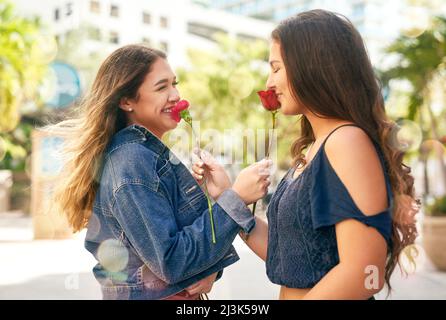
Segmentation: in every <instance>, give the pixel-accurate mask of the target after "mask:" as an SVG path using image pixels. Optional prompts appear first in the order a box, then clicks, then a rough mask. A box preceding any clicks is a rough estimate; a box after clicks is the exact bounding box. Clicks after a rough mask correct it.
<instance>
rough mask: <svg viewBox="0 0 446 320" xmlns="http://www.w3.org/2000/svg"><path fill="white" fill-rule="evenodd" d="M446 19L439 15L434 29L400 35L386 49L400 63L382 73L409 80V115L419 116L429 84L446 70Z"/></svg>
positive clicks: (385, 80) (384, 79) (411, 118)
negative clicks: (415, 33)
mask: <svg viewBox="0 0 446 320" xmlns="http://www.w3.org/2000/svg"><path fill="white" fill-rule="evenodd" d="M445 40H446V18H444V17H436V18H435V19H434V21H433V26H432V28H430V29H428V30H426V31H425V32H423V33H422V34H421V35H419V36H418V37H416V38H412V37H408V36H404V35H403V36H400V37H399V38H398V39H397V40H396V41H395V42H394V43H393V44H392V45H390V46H389V47H388V50H387V52H388V53H391V54H396V55H397V56H398V62H397V63H396V65H395V67H393V68H390V69H388V70H386V71H385V72H383V74H382V77H381V78H382V79H383V81H384V82H388V81H390V80H391V79H403V80H407V81H409V83H410V84H411V87H412V88H411V90H410V94H409V104H408V108H407V118H408V119H410V120H414V119H416V117H417V115H418V113H419V112H420V110H421V107H422V105H423V103H424V102H425V99H426V97H427V95H428V92H427V86H428V85H429V83H430V82H431V80H432V78H433V77H434V76H435V75H436V74H437V73H438V72H441V71H445V70H446V65H445V57H446V41H445Z"/></svg>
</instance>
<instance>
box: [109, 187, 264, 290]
mask: <svg viewBox="0 0 446 320" xmlns="http://www.w3.org/2000/svg"><path fill="white" fill-rule="evenodd" d="M220 199H221V202H222V205H220V204H219V202H220ZM223 207H224V208H225V209H224V208H223ZM225 210H228V211H229V212H230V214H228V213H227V212H226V211H225ZM112 212H113V215H114V216H115V217H116V219H117V220H118V222H119V224H120V225H121V227H122V228H123V231H124V232H125V234H126V236H127V238H128V239H129V241H130V243H131V244H132V246H133V247H134V249H135V250H136V251H137V253H138V255H139V256H140V258H141V259H142V261H143V262H144V263H145V264H146V265H147V266H148V267H149V268H150V269H151V270H152V271H153V272H154V273H155V274H156V275H157V276H158V277H159V278H160V279H162V280H163V281H165V282H167V283H169V284H172V283H178V282H180V281H183V280H185V279H188V278H190V277H192V276H194V275H196V274H199V273H201V272H202V271H204V270H206V269H208V268H209V267H211V266H212V265H214V264H215V263H217V262H218V261H219V260H220V259H222V258H223V257H224V255H225V253H227V251H228V250H229V248H230V246H231V244H232V242H233V240H234V238H235V237H236V235H237V233H238V231H239V230H240V228H243V229H244V230H245V231H247V232H249V231H250V230H251V229H252V228H253V227H254V224H255V220H254V218H253V216H252V215H251V213H250V211H249V209H248V208H247V207H246V205H245V204H244V203H243V201H242V200H241V199H240V198H239V197H238V196H237V195H236V194H235V193H233V191H231V190H226V191H225V192H224V193H223V194H222V196H221V197H220V198H219V200H217V202H216V203H215V204H214V205H213V218H214V225H215V232H216V238H217V243H215V244H214V243H212V234H211V226H210V217H209V212H208V209H206V210H205V211H204V212H202V214H201V215H200V216H199V217H198V218H197V219H196V220H195V221H194V222H193V223H192V224H191V225H188V226H186V227H183V228H179V227H178V225H177V223H176V219H175V213H174V209H173V207H172V205H171V202H170V201H169V200H168V199H167V198H166V196H165V195H164V193H163V192H160V191H159V190H153V188H150V187H148V186H146V185H144V184H141V183H135V184H124V185H123V186H121V187H120V188H119V189H118V190H117V191H116V192H115V195H114V202H113V207H112ZM232 216H233V217H234V218H232Z"/></svg>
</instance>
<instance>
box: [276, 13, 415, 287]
mask: <svg viewBox="0 0 446 320" xmlns="http://www.w3.org/2000/svg"><path fill="white" fill-rule="evenodd" d="M272 39H273V40H274V41H277V42H278V43H280V45H281V54H282V58H283V61H284V64H285V69H286V72H287V76H288V79H289V85H290V88H291V92H292V94H293V95H294V97H295V99H296V101H298V102H299V103H301V104H302V105H304V106H305V108H307V109H308V110H310V112H313V113H315V114H317V115H318V116H322V117H326V118H333V119H340V120H346V121H350V122H353V123H355V124H357V125H358V126H360V127H361V128H362V129H363V130H365V131H366V132H367V134H368V135H369V136H370V137H371V139H373V140H374V141H375V142H376V143H377V144H378V145H379V146H380V147H381V149H382V151H383V154H384V157H385V162H386V170H387V172H388V174H389V176H390V182H391V185H392V191H393V194H394V207H393V228H392V246H391V247H390V248H389V254H388V259H387V264H386V272H385V281H386V284H387V285H388V288H389V292H390V290H391V286H390V276H391V274H392V272H393V270H394V269H395V267H396V265H397V264H399V255H400V253H401V252H402V250H403V249H404V248H405V247H406V246H408V245H411V244H413V243H414V240H415V238H416V236H417V230H416V227H415V221H414V219H411V216H413V214H414V213H415V212H416V211H418V206H417V204H419V202H418V200H415V195H414V179H413V177H412V176H411V175H410V168H409V167H407V166H406V165H405V164H403V162H402V161H403V156H404V153H403V152H402V151H401V150H400V149H398V148H397V146H396V145H395V133H396V132H397V127H396V124H395V123H394V122H392V121H390V120H389V119H388V118H387V116H386V113H385V109H384V100H383V97H382V94H381V87H380V83H379V81H378V79H377V78H376V76H375V74H374V71H373V68H372V65H371V62H370V59H369V57H368V55H367V51H366V48H365V45H364V42H363V40H362V38H361V35H360V34H359V32H358V31H357V30H356V29H355V27H354V26H353V25H352V23H351V22H350V21H349V20H348V19H347V18H346V17H344V16H342V15H339V14H336V13H333V12H329V11H324V10H312V11H307V12H303V13H300V14H297V15H295V16H293V17H290V18H288V19H286V20H284V21H282V22H281V23H280V24H279V25H278V26H277V28H276V29H275V30H273V32H272ZM300 124H301V136H300V137H299V138H298V139H297V140H296V141H295V142H294V143H293V145H292V147H291V153H292V156H293V162H294V164H295V165H300V164H305V159H304V154H303V151H304V150H305V149H306V148H307V147H308V146H309V145H310V144H311V143H312V142H314V140H315V137H314V133H313V130H312V127H311V125H310V122H309V121H308V119H307V118H306V117H305V116H302V118H301V119H300Z"/></svg>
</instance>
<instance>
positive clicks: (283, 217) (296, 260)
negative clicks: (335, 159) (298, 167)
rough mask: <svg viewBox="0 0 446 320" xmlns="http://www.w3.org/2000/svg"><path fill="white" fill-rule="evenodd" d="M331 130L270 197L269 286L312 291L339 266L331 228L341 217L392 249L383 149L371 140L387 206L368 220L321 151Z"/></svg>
mask: <svg viewBox="0 0 446 320" xmlns="http://www.w3.org/2000/svg"><path fill="white" fill-rule="evenodd" d="M347 125H353V126H355V125H354V124H347ZM343 126H346V125H343ZM343 126H340V127H343ZM340 127H338V128H336V129H335V130H337V129H339V128H340ZM335 130H333V131H332V132H331V133H330V134H329V135H328V136H327V138H325V141H324V142H323V143H322V145H321V147H320V148H319V150H318V151H317V153H316V155H315V156H314V158H313V160H312V161H311V162H310V163H309V164H308V166H307V167H306V168H305V169H304V170H303V171H302V173H301V174H300V175H299V176H298V177H297V178H295V179H293V175H294V171H295V169H293V168H292V169H290V170H289V171H288V172H287V174H286V175H285V176H284V178H283V179H282V180H281V181H280V183H279V185H278V186H277V189H276V191H275V193H274V195H273V196H272V198H271V201H270V204H269V207H268V211H267V217H268V253H267V260H266V271H267V275H268V277H269V279H270V280H271V281H272V282H273V283H276V284H279V285H284V286H287V287H289V288H311V287H313V286H314V285H315V284H316V283H317V282H319V281H320V280H321V279H322V278H323V277H324V276H325V275H326V274H327V273H328V272H329V271H330V270H331V269H332V268H333V267H335V266H336V265H337V264H339V255H338V248H337V242H336V233H335V224H336V223H338V222H341V221H342V220H345V219H356V220H358V221H360V222H362V223H364V224H366V225H367V226H370V227H374V228H376V229H377V230H378V231H379V233H380V234H381V235H382V236H383V237H384V238H385V240H386V241H387V244H388V246H391V232H392V207H393V195H392V190H391V185H390V178H389V174H388V171H387V166H386V162H385V159H384V156H383V153H382V151H381V148H380V147H379V145H378V144H377V143H375V142H374V145H375V148H376V151H377V153H378V156H379V159H380V161H381V165H382V167H383V170H384V177H385V181H386V189H387V201H388V204H389V207H388V208H387V209H386V210H384V211H382V212H380V213H378V214H376V215H372V216H366V215H364V214H363V213H362V212H361V210H360V209H359V208H358V207H357V206H356V204H355V203H354V201H353V199H352V198H351V196H350V194H349V193H348V191H347V189H346V187H345V185H344V184H343V183H342V181H341V180H340V178H339V177H338V176H337V174H336V172H335V171H334V169H333V168H332V166H331V165H330V162H329V160H328V158H327V155H326V153H325V149H324V146H325V142H326V141H327V139H328V138H329V137H330V135H331V134H332V133H333V132H334V131H335ZM372 141H373V140H372Z"/></svg>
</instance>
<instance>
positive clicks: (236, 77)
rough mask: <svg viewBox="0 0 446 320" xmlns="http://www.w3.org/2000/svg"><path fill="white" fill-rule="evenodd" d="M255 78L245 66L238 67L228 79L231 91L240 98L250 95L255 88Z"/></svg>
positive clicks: (235, 96)
mask: <svg viewBox="0 0 446 320" xmlns="http://www.w3.org/2000/svg"><path fill="white" fill-rule="evenodd" d="M254 84H255V82H254V78H253V77H252V75H251V73H250V72H249V71H248V70H247V69H245V68H238V69H236V70H234V72H232V73H231V75H230V76H229V79H228V89H229V93H230V94H231V95H232V96H233V97H234V98H238V99H240V100H241V99H244V98H246V97H248V96H249V95H250V94H251V93H252V91H253V90H254Z"/></svg>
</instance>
